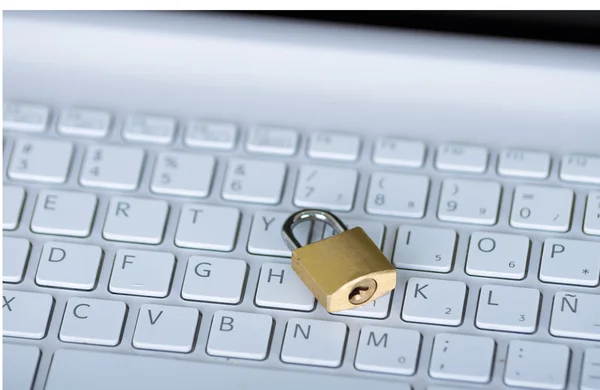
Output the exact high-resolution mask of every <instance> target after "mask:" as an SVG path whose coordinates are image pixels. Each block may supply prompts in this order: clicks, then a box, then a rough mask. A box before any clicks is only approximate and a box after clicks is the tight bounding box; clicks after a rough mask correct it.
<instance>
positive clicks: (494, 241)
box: [465, 232, 530, 280]
mask: <svg viewBox="0 0 600 390" xmlns="http://www.w3.org/2000/svg"><path fill="white" fill-rule="evenodd" d="M529 248H530V241H529V238H527V237H525V236H517V235H514V234H503V233H490V232H485V233H483V232H476V233H473V234H471V239H470V241H469V251H468V254H467V265H466V268H465V271H466V272H467V274H469V275H473V276H484V277H486V278H503V279H517V280H519V279H523V278H525V273H526V272H527V261H528V259H529Z"/></svg>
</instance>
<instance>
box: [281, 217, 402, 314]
mask: <svg viewBox="0 0 600 390" xmlns="http://www.w3.org/2000/svg"><path fill="white" fill-rule="evenodd" d="M305 221H322V222H325V223H326V224H328V225H330V226H331V227H332V228H333V230H334V231H335V233H337V234H335V235H333V236H331V237H329V238H325V239H323V240H320V241H317V242H313V243H311V244H308V245H305V246H302V245H301V244H300V243H299V242H298V240H297V239H296V237H295V236H294V233H293V229H294V227H295V226H296V225H298V224H299V223H302V222H305ZM282 236H283V240H284V241H285V243H286V244H287V246H288V247H289V248H290V250H291V251H292V269H293V270H294V271H295V272H296V274H297V275H298V277H299V278H300V280H302V282H303V283H304V284H305V285H306V287H308V289H309V290H310V291H311V292H312V294H313V295H314V296H315V297H316V298H317V300H318V301H319V303H321V305H323V307H325V310H327V311H328V312H337V311H341V310H348V309H353V308H355V307H359V306H363V305H366V304H368V303H369V302H371V301H373V300H375V299H377V298H379V297H381V296H382V295H384V294H386V293H388V292H390V291H391V290H393V289H394V288H395V287H396V269H395V268H394V267H393V266H392V265H391V264H390V262H389V261H388V259H387V258H386V257H385V256H384V254H383V253H382V252H381V250H380V249H379V247H378V246H377V245H376V244H375V243H374V242H373V241H372V240H371V238H369V236H368V235H367V233H365V231H364V230H363V229H362V228H360V227H355V228H353V229H350V230H348V228H346V225H344V223H343V222H342V221H341V220H340V219H339V218H337V217H336V216H335V215H334V214H332V213H329V212H327V211H323V210H301V211H298V212H296V213H294V214H292V215H291V216H290V217H289V218H288V219H287V220H286V221H285V223H284V224H283V229H282Z"/></svg>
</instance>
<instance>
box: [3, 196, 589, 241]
mask: <svg viewBox="0 0 600 390" xmlns="http://www.w3.org/2000/svg"><path fill="white" fill-rule="evenodd" d="M4 194H6V187H4ZM5 196H6V195H5ZM583 232H584V233H585V234H589V235H592V236H600V191H596V192H590V193H589V195H588V197H587V204H586V206H585V221H584V223H583Z"/></svg>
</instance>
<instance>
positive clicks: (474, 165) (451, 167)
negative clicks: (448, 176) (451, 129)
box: [435, 144, 488, 173]
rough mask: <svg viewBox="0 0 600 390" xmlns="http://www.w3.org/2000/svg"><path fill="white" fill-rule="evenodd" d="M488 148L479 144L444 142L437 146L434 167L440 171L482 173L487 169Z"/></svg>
mask: <svg viewBox="0 0 600 390" xmlns="http://www.w3.org/2000/svg"><path fill="white" fill-rule="evenodd" d="M487 162H488V150H487V148H484V147H481V146H469V145H459V144H444V145H440V146H439V147H438V148H437V154H436V157H435V167H436V168H437V169H439V170H440V171H456V172H468V173H483V172H485V170H486V169H487Z"/></svg>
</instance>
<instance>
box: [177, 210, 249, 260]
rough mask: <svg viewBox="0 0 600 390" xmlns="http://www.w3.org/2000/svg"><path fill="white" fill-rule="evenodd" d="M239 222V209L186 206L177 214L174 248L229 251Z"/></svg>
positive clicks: (233, 245)
mask: <svg viewBox="0 0 600 390" xmlns="http://www.w3.org/2000/svg"><path fill="white" fill-rule="evenodd" d="M239 223H240V210H238V209H236V208H233V207H221V206H208V205H204V204H194V203H186V204H184V205H183V206H182V208H181V213H180V214H179V221H178V222H177V232H176V233H175V245H177V246H179V247H182V248H193V249H208V250H214V251H223V252H230V251H232V250H233V248H234V247H235V241H236V236H237V231H238V226H239Z"/></svg>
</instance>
